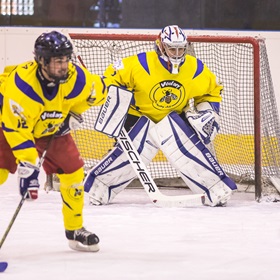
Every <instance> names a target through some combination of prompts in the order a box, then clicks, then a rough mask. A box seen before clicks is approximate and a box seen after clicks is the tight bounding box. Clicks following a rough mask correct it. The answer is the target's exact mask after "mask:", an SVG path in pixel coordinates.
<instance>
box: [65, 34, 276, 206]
mask: <svg viewBox="0 0 280 280" xmlns="http://www.w3.org/2000/svg"><path fill="white" fill-rule="evenodd" d="M69 35H70V37H71V38H72V40H73V43H74V45H75V47H76V49H77V54H76V55H77V57H78V56H79V55H80V56H81V58H82V60H83V62H84V64H85V65H86V67H87V68H88V69H89V70H90V71H91V72H92V73H95V74H99V75H102V74H103V72H104V70H105V69H106V67H107V66H108V65H109V64H110V63H113V62H115V61H116V60H118V59H121V58H123V57H126V56H130V55H135V54H137V53H140V52H143V51H149V50H153V49H154V42H155V40H156V38H157V37H156V35H143V34H109V33H106V34H73V33H72V34H69ZM188 41H189V54H191V55H195V56H196V57H197V58H198V59H200V60H202V61H203V62H204V63H205V64H206V65H207V66H208V67H209V68H210V69H211V71H212V72H214V73H215V74H216V76H217V79H218V80H219V81H220V82H221V83H222V84H223V85H224V90H223V93H222V97H223V101H222V103H221V109H220V115H221V123H220V131H219V134H218V135H217V137H216V138H215V141H214V150H215V155H216V157H217V159H218V161H219V163H220V164H221V166H222V167H223V168H224V170H225V172H226V173H227V174H228V175H229V176H230V177H232V178H233V179H234V180H235V181H236V182H237V183H241V182H242V183H246V184H248V186H249V185H252V184H253V185H254V187H255V188H254V191H255V198H256V200H257V201H260V199H261V197H262V196H264V195H270V193H271V191H272V190H273V191H272V192H274V193H277V191H276V189H275V188H274V187H272V184H271V178H278V177H279V174H280V168H279V166H280V151H279V140H280V135H279V133H280V125H279V115H278V110H277V105H276V98H275V95H274V90H273V84H272V79H271V73H270V68H269V61H268V57H267V51H266V45H265V40H264V39H263V38H257V37H248V36H247V37H241V36H208V35H207V36H188ZM77 57H76V58H73V59H74V61H75V60H77ZM75 62H78V61H75ZM143 82H144V81H143ZM98 111H99V108H98V107H93V108H91V109H90V110H89V111H87V112H86V113H85V114H84V120H85V122H84V124H83V126H82V128H81V129H80V130H78V131H75V135H74V138H75V141H76V143H77V145H78V148H79V150H80V152H81V155H82V157H83V158H84V160H85V168H89V167H91V166H93V165H95V164H96V163H97V162H98V161H99V160H100V159H101V158H102V156H104V155H105V154H106V153H107V151H108V150H109V149H111V148H112V145H113V144H114V143H113V140H112V139H110V138H108V137H107V136H105V135H102V134H101V133H99V132H96V131H94V130H93V127H94V123H95V119H96V117H97V114H98ZM148 169H149V171H150V172H151V174H152V176H153V177H154V178H155V179H157V178H161V179H162V178H174V180H175V181H176V179H177V178H178V177H179V176H178V173H177V171H176V170H174V169H173V168H172V167H171V166H170V164H169V163H168V162H167V160H166V158H165V157H164V155H163V154H162V153H161V152H159V153H158V154H157V156H156V157H155V158H154V160H153V161H152V163H151V164H150V165H149V167H148ZM161 181H163V180H161Z"/></svg>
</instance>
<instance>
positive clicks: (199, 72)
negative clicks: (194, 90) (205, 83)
mask: <svg viewBox="0 0 280 280" xmlns="http://www.w3.org/2000/svg"><path fill="white" fill-rule="evenodd" d="M196 61H197V67H196V72H195V74H194V76H193V79H194V78H195V77H197V76H198V75H199V74H201V72H202V71H203V68H204V65H203V63H202V61H201V60H199V59H197V60H196Z"/></svg>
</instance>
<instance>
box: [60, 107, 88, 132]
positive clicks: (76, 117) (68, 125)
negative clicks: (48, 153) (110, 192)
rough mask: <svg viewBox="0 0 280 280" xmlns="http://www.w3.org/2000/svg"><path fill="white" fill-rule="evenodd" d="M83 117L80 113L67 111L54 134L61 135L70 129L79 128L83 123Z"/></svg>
mask: <svg viewBox="0 0 280 280" xmlns="http://www.w3.org/2000/svg"><path fill="white" fill-rule="evenodd" d="M83 121H84V120H83V117H82V116H81V115H80V114H77V113H74V112H71V111H70V112H69V113H68V115H67V116H66V118H65V120H64V122H63V123H62V125H61V127H60V128H59V131H58V132H57V133H56V136H63V135H65V134H67V133H69V132H70V130H76V129H78V128H80V126H81V124H82V123H83Z"/></svg>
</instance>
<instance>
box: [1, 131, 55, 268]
mask: <svg viewBox="0 0 280 280" xmlns="http://www.w3.org/2000/svg"><path fill="white" fill-rule="evenodd" d="M54 137H55V134H53V135H52V136H51V137H50V139H49V141H48V143H47V146H46V148H45V150H44V152H43V153H42V156H41V158H40V161H39V163H38V165H37V167H38V169H40V168H41V166H42V164H43V162H44V160H45V156H46V153H47V150H48V149H49V147H50V145H51V143H52V140H53V139H54ZM26 197H27V192H26V193H25V194H24V196H23V197H22V198H21V200H20V202H19V204H18V207H17V208H16V211H15V213H14V215H13V217H12V219H11V221H10V223H9V225H8V227H7V229H6V231H5V233H4V235H3V237H2V239H1V241H0V249H1V248H2V245H3V244H4V242H5V240H6V238H7V236H8V234H9V232H10V230H11V228H12V226H13V224H14V222H15V220H16V218H17V215H18V213H19V211H20V209H21V207H22V205H23V203H24V201H25V200H26ZM3 264H5V262H3V263H1V262H0V272H1V267H2V268H4V265H3ZM5 269H6V268H5ZM5 269H4V270H5Z"/></svg>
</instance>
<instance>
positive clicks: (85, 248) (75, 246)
mask: <svg viewBox="0 0 280 280" xmlns="http://www.w3.org/2000/svg"><path fill="white" fill-rule="evenodd" d="M68 244H69V247H70V248H71V249H72V250H75V251H80V252H98V251H99V246H98V244H94V245H83V244H82V243H81V242H79V241H76V240H69V241H68Z"/></svg>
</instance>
